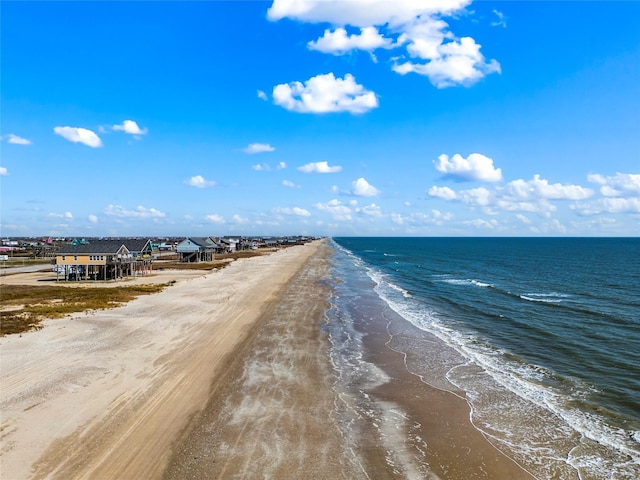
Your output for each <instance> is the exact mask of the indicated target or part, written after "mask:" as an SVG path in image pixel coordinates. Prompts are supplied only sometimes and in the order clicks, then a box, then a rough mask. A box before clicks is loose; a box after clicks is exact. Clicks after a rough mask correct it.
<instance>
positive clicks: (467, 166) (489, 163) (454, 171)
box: [433, 153, 502, 182]
mask: <svg viewBox="0 0 640 480" xmlns="http://www.w3.org/2000/svg"><path fill="white" fill-rule="evenodd" d="M433 163H434V164H435V166H436V170H438V171H439V172H441V173H444V174H445V175H447V176H450V177H453V178H457V179H459V180H470V181H484V182H499V181H501V180H502V170H501V169H499V168H495V167H494V166H493V159H491V158H489V157H486V156H484V155H482V154H480V153H472V154H470V155H469V156H468V157H467V158H464V157H463V156H462V155H460V154H459V153H456V154H455V155H454V156H453V157H451V158H449V156H448V155H445V154H444V153H443V154H442V155H440V156H439V157H438V159H437V160H434V162H433Z"/></svg>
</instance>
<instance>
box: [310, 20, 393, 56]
mask: <svg viewBox="0 0 640 480" xmlns="http://www.w3.org/2000/svg"><path fill="white" fill-rule="evenodd" d="M307 46H308V47H309V50H318V51H320V52H323V53H332V54H334V55H342V54H344V53H346V52H349V51H350V50H366V51H369V52H370V51H373V50H375V49H377V48H391V46H392V41H391V39H389V38H384V37H383V36H382V35H381V34H380V32H378V29H377V28H376V27H365V28H361V29H360V33H359V34H355V33H354V34H351V35H349V34H347V31H346V30H345V29H344V28H342V27H338V28H336V29H335V30H334V31H331V30H329V29H327V30H325V31H324V35H323V36H322V37H320V38H319V39H318V40H316V41H311V42H309V43H308V44H307Z"/></svg>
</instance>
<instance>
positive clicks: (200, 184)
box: [186, 175, 217, 188]
mask: <svg viewBox="0 0 640 480" xmlns="http://www.w3.org/2000/svg"><path fill="white" fill-rule="evenodd" d="M186 183H187V185H190V186H192V187H196V188H210V187H215V186H216V185H217V184H216V182H214V181H213V180H205V179H204V177H203V176H202V175H196V176H195V177H191V178H190V179H189V180H187V182H186Z"/></svg>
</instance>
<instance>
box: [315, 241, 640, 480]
mask: <svg viewBox="0 0 640 480" xmlns="http://www.w3.org/2000/svg"><path fill="white" fill-rule="evenodd" d="M331 244H332V246H333V247H334V249H335V254H334V256H333V259H332V268H333V272H334V273H333V276H334V278H335V279H338V280H336V281H335V282H334V285H333V286H332V287H333V291H334V293H333V296H332V299H331V303H332V307H331V308H330V310H329V311H328V315H327V316H328V322H327V330H328V332H329V336H330V338H331V342H332V345H333V350H332V359H333V363H334V365H335V369H336V372H338V383H339V384H341V385H338V390H339V391H351V392H352V394H353V395H351V396H349V395H347V394H345V395H343V397H342V399H343V401H344V403H345V411H346V412H347V413H348V412H351V417H350V416H349V415H346V416H344V418H343V420H342V421H344V422H346V423H349V422H351V423H353V424H354V425H355V424H356V423H357V419H358V418H362V417H363V416H364V417H366V416H369V417H370V418H369V419H370V420H371V421H372V422H374V423H375V424H376V425H380V428H381V429H382V428H386V429H387V431H389V432H395V434H396V435H397V432H398V431H400V430H402V428H400V427H402V425H400V423H402V421H403V419H404V417H403V416H402V414H401V413H399V412H391V413H389V412H387V413H386V414H385V413H384V412H380V410H381V406H380V405H375V402H373V401H372V400H371V399H370V398H368V397H367V395H366V394H363V393H362V392H364V391H366V388H368V387H371V386H372V385H376V384H380V383H383V382H385V381H386V380H387V379H386V378H385V374H384V372H383V371H382V370H381V369H379V368H377V367H376V365H375V364H372V363H368V362H366V361H364V358H365V352H364V351H363V349H364V346H363V345H364V344H363V337H364V335H365V334H366V332H363V331H362V328H360V329H358V327H357V323H358V318H359V317H363V316H366V317H367V318H368V321H380V322H384V321H386V320H385V318H384V315H377V314H376V312H381V311H384V309H389V310H390V311H393V312H394V315H395V316H396V317H397V318H399V319H401V320H400V321H399V323H397V325H396V326H395V327H394V328H396V329H400V330H402V328H403V327H402V322H405V323H406V325H407V326H409V325H410V326H411V327H412V328H413V327H417V329H419V331H421V332H425V335H427V334H428V335H430V336H435V337H437V338H438V339H439V343H440V347H439V348H437V349H432V348H429V349H426V348H424V343H419V342H412V341H411V339H410V338H408V337H407V336H406V335H398V337H397V338H398V339H397V340H394V344H393V345H392V348H394V349H395V350H398V351H401V352H403V353H405V354H406V358H407V359H408V360H407V362H406V364H407V369H409V370H410V371H411V372H412V373H416V374H417V375H419V376H420V378H421V379H422V381H424V382H425V383H428V384H429V385H432V386H434V387H437V388H440V389H449V390H451V391H457V392H459V391H463V392H464V396H465V398H466V400H467V401H468V403H469V405H470V410H471V412H470V418H471V421H472V423H473V425H474V426H475V428H477V429H478V430H480V431H481V432H482V433H483V434H484V435H485V437H486V438H488V439H489V440H490V441H491V443H493V444H494V445H496V447H497V448H498V449H500V450H501V451H502V452H504V453H505V454H506V455H507V456H509V457H510V458H512V459H514V460H515V461H516V462H517V463H518V464H520V465H521V466H522V467H523V468H524V469H525V470H527V471H528V472H530V473H531V474H532V475H534V476H535V477H536V478H540V479H547V478H580V479H637V478H640V239H638V238H616V239H600V238H334V239H332V242H331ZM360 320H362V319H361V318H360ZM414 330H415V329H414ZM354 392H361V396H360V398H357V395H356V393H354ZM367 402H369V404H367ZM376 412H377V413H376ZM394 418H396V419H399V420H398V421H396V423H394V420H393V419H394ZM398 422H399V423H398ZM385 425H386V427H385ZM409 430H410V429H409ZM405 431H407V430H406V429H405ZM383 437H384V438H388V439H389V442H390V445H389V448H387V451H388V455H389V458H388V459H387V462H388V463H389V464H397V465H404V467H402V468H404V471H405V472H413V474H411V475H407V476H408V477H413V478H426V477H427V476H428V475H429V474H428V469H427V467H425V466H424V465H421V464H420V459H417V458H416V456H415V455H412V453H411V452H406V451H404V452H403V451H402V448H395V447H394V445H396V446H397V445H401V444H402V442H395V444H394V441H393V439H392V438H391V436H390V435H389V436H387V435H383ZM354 442H356V440H355V439H354Z"/></svg>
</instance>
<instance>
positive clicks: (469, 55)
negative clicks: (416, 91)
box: [393, 37, 501, 88]
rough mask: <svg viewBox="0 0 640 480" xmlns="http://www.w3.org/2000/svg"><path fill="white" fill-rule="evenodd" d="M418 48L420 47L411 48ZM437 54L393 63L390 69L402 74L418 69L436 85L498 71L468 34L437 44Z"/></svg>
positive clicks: (462, 82)
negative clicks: (423, 59)
mask: <svg viewBox="0 0 640 480" xmlns="http://www.w3.org/2000/svg"><path fill="white" fill-rule="evenodd" d="M414 45H415V43H414ZM413 50H414V51H416V52H417V51H419V50H420V47H418V46H416V47H414V48H413ZM436 52H437V56H435V57H434V58H429V59H428V61H426V62H418V63H416V62H409V61H408V62H404V63H400V64H395V65H394V66H393V71H394V72H396V73H399V74H401V75H405V74H407V73H417V74H419V75H425V76H427V77H428V78H429V81H430V82H431V83H432V84H433V85H434V86H435V87H437V88H447V87H453V86H456V85H463V86H469V85H472V84H474V83H476V82H477V81H478V80H480V79H481V78H483V77H484V76H486V75H488V74H490V73H500V71H501V69H500V64H499V63H498V62H497V61H495V60H491V61H490V62H488V63H487V62H485V61H484V60H485V59H484V56H483V55H482V54H481V53H480V45H478V44H477V43H476V42H475V40H474V39H473V38H471V37H464V38H461V39H460V40H453V41H450V42H447V43H443V44H440V45H438V46H437V47H436Z"/></svg>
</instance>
